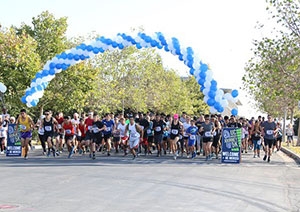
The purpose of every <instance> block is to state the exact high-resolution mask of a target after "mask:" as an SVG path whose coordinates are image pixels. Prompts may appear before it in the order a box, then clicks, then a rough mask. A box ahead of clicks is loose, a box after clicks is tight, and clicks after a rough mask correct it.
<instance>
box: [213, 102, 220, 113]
mask: <svg viewBox="0 0 300 212" xmlns="http://www.w3.org/2000/svg"><path fill="white" fill-rule="evenodd" d="M221 107H222V105H221V104H220V103H219V102H215V104H214V108H216V110H217V111H218V110H220V108H221Z"/></svg>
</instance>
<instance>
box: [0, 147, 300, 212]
mask: <svg viewBox="0 0 300 212" xmlns="http://www.w3.org/2000/svg"><path fill="white" fill-rule="evenodd" d="M299 176H300V167H299V165H297V164H296V163H295V162H294V161H293V160H292V159H290V158H289V157H287V156H285V155H284V154H283V153H281V152H279V153H276V154H274V155H273V156H272V160H271V163H266V162H264V161H263V160H262V159H261V158H252V154H251V153H248V154H244V155H243V162H242V163H241V164H235V165H232V164H221V163H220V162H219V161H217V160H216V159H214V160H212V161H208V162H206V161H204V158H203V157H200V158H196V159H195V160H191V159H181V158H179V159H178V160H176V161H174V160H173V159H172V158H171V156H170V155H167V156H163V157H161V158H156V157H155V156H147V157H145V156H141V157H139V158H137V159H136V160H134V161H133V160H132V159H131V157H130V156H128V157H126V158H123V157H122V156H115V155H114V156H111V157H107V156H104V155H101V154H100V153H98V157H97V159H96V160H94V161H93V160H91V159H89V158H88V156H79V155H75V157H73V158H71V159H67V156H66V155H65V154H64V155H62V156H60V157H58V158H46V157H45V156H41V154H40V150H34V151H33V152H30V158H29V159H28V160H27V161H24V159H22V158H7V157H4V156H3V155H1V156H0V177H1V181H0V188H1V189H0V211H22V212H26V211H33V212H36V211H44V212H47V211H51V212H53V211H57V212H59V211H109V212H110V211H124V212H125V211H126V212H127V211H128V212H141V211H143V212H152V211H153V212H154V211H155V212H157V211H174V212H177V211H180V212H185V211H187V212H193V211H197V212H198V211H239V212H240V211H251V212H252V211H255V212H258V211H272V212H273V211H300V178H299Z"/></svg>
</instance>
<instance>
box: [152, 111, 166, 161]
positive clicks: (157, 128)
mask: <svg viewBox="0 0 300 212" xmlns="http://www.w3.org/2000/svg"><path fill="white" fill-rule="evenodd" d="M164 125H165V123H164V121H163V120H162V119H161V116H160V114H156V116H155V120H153V130H154V143H155V145H156V149H157V157H159V156H161V149H162V142H163V132H164Z"/></svg>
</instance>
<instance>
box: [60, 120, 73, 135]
mask: <svg viewBox="0 0 300 212" xmlns="http://www.w3.org/2000/svg"><path fill="white" fill-rule="evenodd" d="M63 128H64V130H65V133H66V136H72V135H75V129H74V126H73V124H72V122H70V123H64V124H63Z"/></svg>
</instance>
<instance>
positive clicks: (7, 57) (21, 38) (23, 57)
mask: <svg viewBox="0 0 300 212" xmlns="http://www.w3.org/2000/svg"><path fill="white" fill-rule="evenodd" d="M36 47H37V42H36V41H35V40H34V39H33V38H32V37H30V36H27V35H26V34H25V33H21V34H19V35H17V34H16V31H15V30H14V29H13V28H10V29H7V30H6V29H2V30H1V31H0V70H1V71H0V81H2V82H3V83H4V84H5V85H6V86H7V88H8V90H7V92H6V93H5V100H6V105H7V106H8V108H9V109H10V113H11V114H16V113H18V112H19V110H20V108H22V107H24V105H23V104H22V103H21V101H20V99H21V97H22V96H23V95H24V92H25V89H26V88H27V87H28V86H29V85H30V81H31V79H32V78H33V76H34V75H35V73H36V72H37V71H38V70H39V68H40V66H41V61H40V57H39V55H38V54H37V53H36V51H35V50H36Z"/></svg>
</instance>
